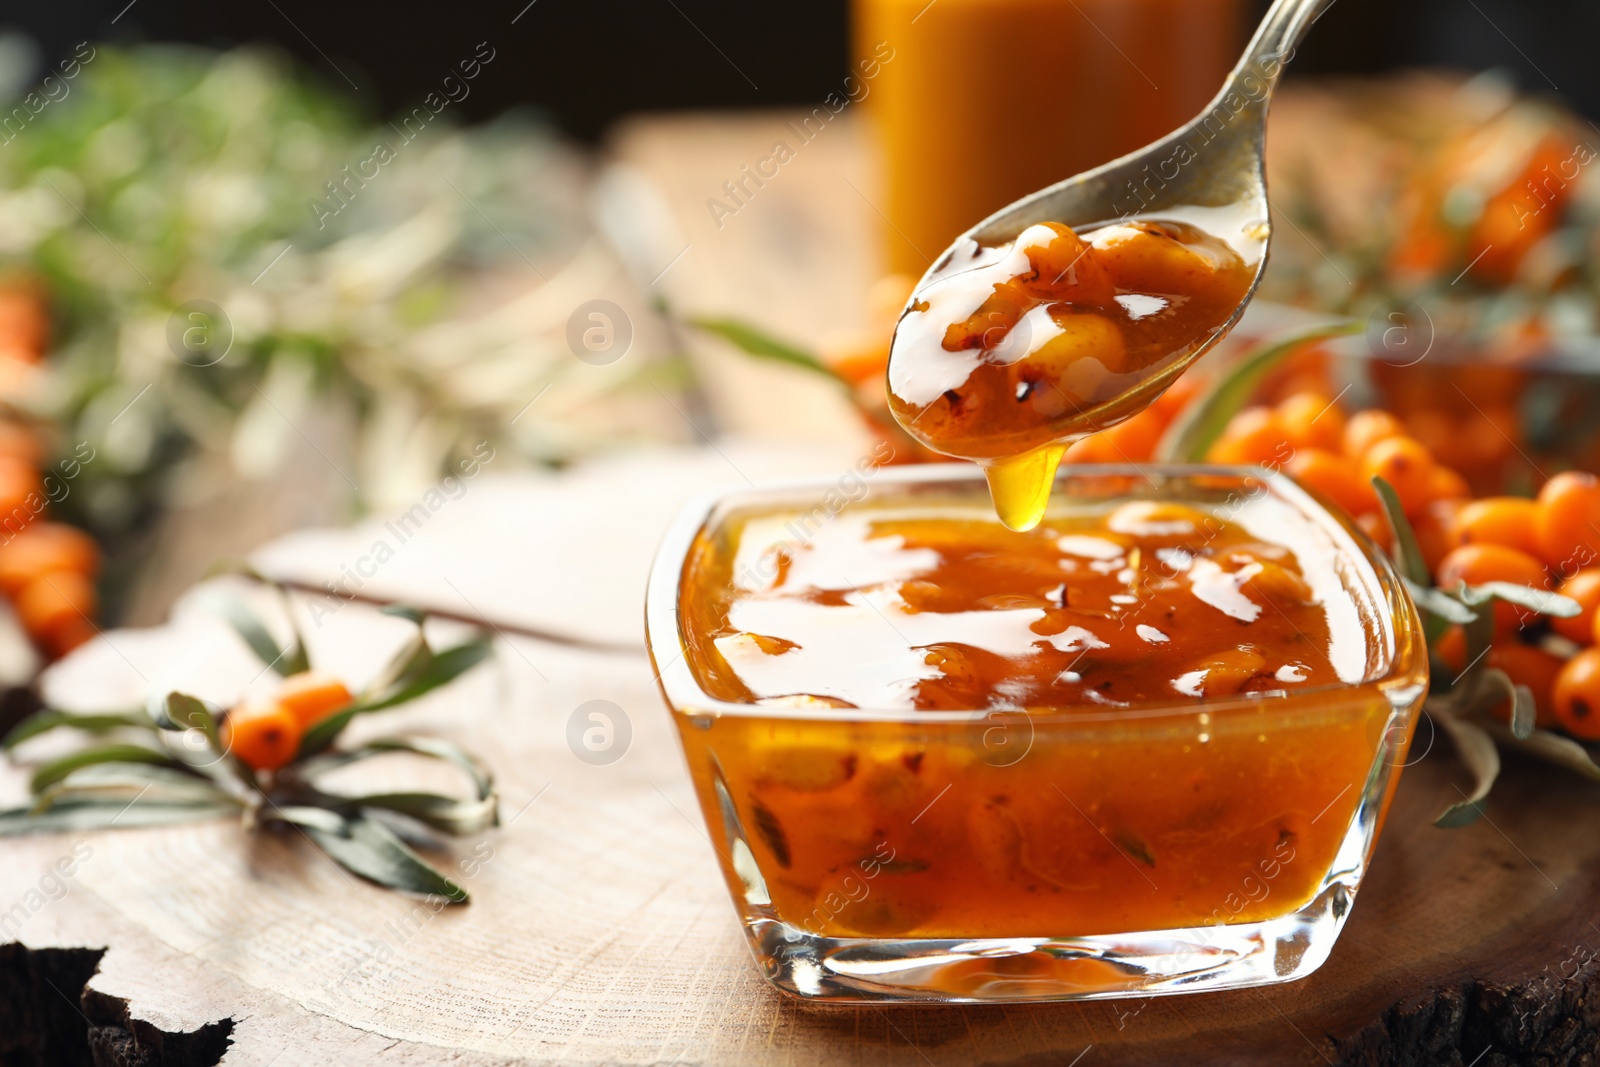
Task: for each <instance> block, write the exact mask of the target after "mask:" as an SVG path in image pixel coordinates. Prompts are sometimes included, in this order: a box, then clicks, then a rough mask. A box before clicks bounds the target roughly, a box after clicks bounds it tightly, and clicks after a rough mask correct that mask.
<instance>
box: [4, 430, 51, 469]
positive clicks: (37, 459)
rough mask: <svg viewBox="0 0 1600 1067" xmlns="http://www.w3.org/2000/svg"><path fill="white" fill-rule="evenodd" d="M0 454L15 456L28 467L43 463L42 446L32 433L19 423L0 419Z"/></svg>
mask: <svg viewBox="0 0 1600 1067" xmlns="http://www.w3.org/2000/svg"><path fill="white" fill-rule="evenodd" d="M0 454H3V455H7V456H15V457H16V458H18V459H20V460H22V461H23V462H24V463H27V464H29V465H30V466H34V467H37V466H39V465H40V464H42V463H43V462H44V458H45V457H44V446H43V445H41V444H40V443H39V438H38V437H36V436H35V435H34V433H33V431H31V430H29V429H28V428H27V427H26V426H24V425H22V424H21V423H20V422H13V421H12V420H11V419H0Z"/></svg>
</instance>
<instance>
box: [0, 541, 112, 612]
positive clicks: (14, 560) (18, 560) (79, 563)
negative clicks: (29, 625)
mask: <svg viewBox="0 0 1600 1067" xmlns="http://www.w3.org/2000/svg"><path fill="white" fill-rule="evenodd" d="M46 571H76V572H77V573H79V574H85V575H88V576H89V577H91V578H92V577H94V576H95V575H96V574H98V573H99V572H100V548H99V546H98V545H96V544H95V543H94V538H92V537H90V536H89V535H88V534H86V533H84V532H83V531H82V530H79V529H77V528H76V527H73V526H66V525H63V524H61V523H58V522H36V523H34V524H33V525H31V526H29V527H28V528H27V529H25V530H23V531H22V532H21V533H18V534H16V535H15V536H13V537H11V538H10V539H8V540H0V592H3V593H5V595H6V596H8V597H12V598H15V597H16V595H17V594H18V593H20V592H21V591H22V587H23V586H25V585H27V584H28V583H29V582H30V581H32V580H33V579H34V578H35V577H37V576H38V575H40V574H43V573H45V572H46Z"/></svg>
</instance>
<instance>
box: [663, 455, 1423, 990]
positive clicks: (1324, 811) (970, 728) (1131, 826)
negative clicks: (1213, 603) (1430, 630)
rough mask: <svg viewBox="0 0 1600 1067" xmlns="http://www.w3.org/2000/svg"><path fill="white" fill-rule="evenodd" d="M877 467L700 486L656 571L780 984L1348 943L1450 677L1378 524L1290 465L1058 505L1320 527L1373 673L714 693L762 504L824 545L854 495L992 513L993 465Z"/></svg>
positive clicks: (1251, 957)
mask: <svg viewBox="0 0 1600 1067" xmlns="http://www.w3.org/2000/svg"><path fill="white" fill-rule="evenodd" d="M851 477H852V478H853V479H854V480H853V481H852V482H851V484H850V486H848V487H842V485H841V483H838V482H821V481H819V482H816V483H812V484H798V485H788V486H780V487H772V488H763V489H749V490H737V491H732V492H728V493H725V494H722V495H719V496H715V497H711V498H707V499H704V500H702V501H699V502H697V503H695V504H693V505H691V506H690V507H688V508H687V509H686V510H685V511H684V512H683V513H682V515H681V516H680V517H679V519H678V520H677V522H676V524H675V525H674V526H673V527H672V529H671V530H670V532H669V533H668V535H667V537H666V540H665V542H664V544H663V546H662V548H661V550H660V553H659V555H658V557H657V559H656V563H655V567H654V570H653V572H652V574H651V578H650V584H649V591H648V597H647V604H646V619H647V628H648V641H649V646H650V654H651V658H652V663H653V665H654V666H655V668H656V670H657V673H658V677H659V680H660V685H661V690H662V693H663V695H664V697H665V699H666V702H667V705H668V707H669V708H670V709H671V713H672V716H673V719H674V721H675V722H676V723H677V726H678V731H679V737H680V740H681V742H682V745H683V750H684V755H685V757H686V758H687V761H688V765H689V771H690V774H691V776H692V778H693V781H694V786H695V790H696V792H697V794H698V798H699V802H700V806H701V809H702V812H703V814H704V816H705V821H706V828H707V831H708V832H709V834H710V838H711V841H712V842H713V844H714V846H715V849H716V853H717V856H718V859H719V861H720V864H721V867H722V872H723V876H724V877H725V879H726V880H727V884H728V888H729V891H730V893H731V894H732V896H733V901H734V906H735V908H736V910H737V911H738V913H739V917H740V919H741V920H742V922H743V924H744V929H745V933H746V935H747V936H748V938H749V941H750V945H751V948H752V949H753V951H754V953H755V956H756V960H757V963H758V964H759V966H760V968H761V970H762V972H763V973H764V974H765V975H766V976H767V978H768V979H769V980H770V981H771V982H772V983H773V984H774V985H776V986H777V987H778V988H779V989H781V990H784V991H785V992H787V993H791V994H794V995H796V996H799V997H805V998H808V999H814V1000H823V1001H836V1002H858V1003H859V1002H881V1001H896V1000H899V1001H946V1002H1020V1001H1041V1000H1076V999H1095V998H1111V997H1129V996H1140V997H1143V996H1151V995H1156V994H1165V993H1181V992H1191V991H1199V990H1206V989H1227V988H1239V987H1244V986H1254V985H1265V984H1269V983H1274V982H1283V981H1289V980H1292V979H1295V978H1300V977H1302V976H1304V975H1307V974H1310V973H1311V972H1312V971H1313V970H1315V969H1316V968H1317V967H1318V966H1320V965H1321V963H1322V962H1323V961H1324V960H1325V959H1326V958H1327V956H1328V953H1329V951H1330V950H1331V949H1332V947H1333V943H1334V940H1335V939H1336V938H1337V937H1338V934H1339V930H1340V928H1341V927H1342V926H1343V924H1344V921H1345V919H1346V917H1347V916H1348V915H1349V912H1350V907H1351V904H1352V902H1353V900H1354V897H1355V893H1356V890H1357V889H1358V888H1359V886H1360V884H1361V879H1362V876H1363V874H1364V873H1365V871H1366V867H1367V862H1368V859H1369V858H1370V856H1371V854H1372V849H1373V846H1374V844H1375V842H1376V839H1377V835H1378V831H1379V828H1380V826H1381V824H1382V822H1383V817H1384V813H1385V812H1386V810H1387V807H1388V803H1389V799H1390V797H1391V796H1392V794H1393V790H1394V787H1395V785H1396V783H1397V781H1398V778H1399V771H1400V768H1401V766H1402V765H1403V763H1404V760H1405V753H1406V750H1407V747H1408V745H1409V742H1410V738H1411V731H1412V728H1413V726H1414V724H1415V722H1416V716H1417V712H1418V709H1419V708H1420V706H1421V703H1422V700H1423V698H1424V696H1425V695H1426V691H1427V683H1428V668H1427V654H1426V646H1425V643H1424V639H1423V636H1422V631H1421V626H1420V623H1419V620H1418V618H1417V614H1416V610H1415V608H1414V607H1413V606H1412V604H1411V601H1410V599H1409V598H1408V596H1407V595H1406V593H1405V591H1404V589H1403V587H1402V585H1401V583H1400V580H1399V579H1398V577H1397V576H1396V575H1395V573H1394V572H1393V570H1392V569H1391V567H1390V565H1389V563H1388V561H1387V559H1386V558H1385V557H1384V556H1383V554H1382V553H1381V552H1379V551H1378V550H1377V548H1376V547H1375V546H1374V545H1373V544H1372V543H1371V541H1369V540H1368V539H1367V538H1366V537H1364V536H1363V535H1362V534H1361V533H1360V532H1359V531H1358V530H1357V529H1356V528H1354V527H1353V526H1352V525H1351V524H1350V523H1349V522H1348V521H1347V520H1345V519H1344V518H1343V517H1342V515H1341V514H1339V513H1337V512H1335V511H1331V510H1329V508H1327V507H1326V506H1324V504H1323V503H1322V502H1320V500H1318V499H1316V498H1314V497H1313V496H1312V495H1311V494H1309V493H1307V492H1306V491H1305V490H1303V489H1301V488H1300V487H1299V486H1297V485H1296V484H1295V483H1294V482H1292V481H1291V480H1289V479H1288V478H1286V477H1284V476H1282V475H1279V474H1275V473H1270V472H1267V471H1264V470H1259V469H1251V468H1223V467H1143V468H1133V467H1080V468H1063V469H1062V472H1061V474H1060V476H1059V478H1058V481H1057V485H1056V493H1055V496H1054V499H1053V502H1052V510H1051V512H1050V516H1047V518H1046V522H1049V521H1050V517H1051V516H1069V515H1071V514H1073V513H1074V512H1080V513H1082V512H1087V513H1096V512H1104V511H1107V510H1109V509H1110V508H1112V507H1114V506H1116V505H1118V504H1121V503H1124V502H1127V501H1133V500H1152V501H1159V502H1179V503H1183V504H1187V505H1189V506H1192V507H1197V508H1200V509H1201V510H1204V511H1209V512H1211V513H1214V514H1216V515H1217V516H1218V517H1220V518H1225V519H1226V518H1234V517H1236V516H1242V515H1244V514H1246V513H1247V511H1248V513H1250V514H1256V515H1264V516H1267V517H1268V518H1269V519H1270V521H1269V522H1268V525H1269V526H1270V527H1272V528H1273V529H1272V531H1271V533H1270V534H1269V536H1271V535H1272V534H1276V533H1277V532H1279V529H1280V528H1281V532H1283V533H1284V534H1286V535H1287V534H1288V533H1289V532H1290V528H1291V527H1292V528H1293V531H1294V536H1295V537H1298V538H1300V544H1301V547H1305V545H1306V544H1308V543H1310V542H1314V543H1315V545H1316V547H1317V551H1319V552H1321V553H1322V556H1323V557H1324V558H1325V559H1327V560H1330V561H1331V565H1330V567H1329V569H1328V575H1329V576H1330V577H1329V578H1328V580H1329V581H1331V582H1332V583H1333V585H1332V592H1331V594H1330V593H1329V590H1328V587H1327V586H1326V585H1325V586H1324V587H1323V589H1322V591H1321V598H1322V600H1323V601H1325V602H1331V601H1337V602H1338V607H1337V610H1338V611H1339V612H1341V613H1342V614H1343V617H1344V618H1346V619H1347V620H1349V621H1350V622H1351V624H1352V625H1353V626H1355V627H1356V628H1357V629H1358V630H1359V632H1360V633H1361V634H1362V635H1364V638H1363V639H1362V640H1358V641H1356V642H1355V644H1356V645H1357V646H1364V647H1356V648H1354V649H1351V648H1349V647H1346V648H1345V649H1344V656H1345V662H1346V669H1345V670H1343V671H1341V673H1340V677H1341V678H1348V680H1347V681H1343V682H1341V683H1338V684H1324V685H1321V686H1316V687H1307V688H1303V689H1299V690H1290V691H1280V692H1274V693H1247V694H1237V695H1233V696H1228V697H1225V698H1224V697H1219V698H1217V699H1210V698H1200V699H1178V698H1177V696H1176V694H1175V695H1174V699H1173V700H1172V701H1171V702H1170V703H1168V704H1163V705H1146V706H1139V707H1134V708H1130V709H1122V710H1108V709H1107V708H1105V707H1102V706H1095V705H1087V706H1081V707H1074V708H1039V709H1029V710H1025V711H1024V710H994V709H983V708H974V709H971V710H968V711H959V710H958V711H944V710H940V711H918V710H906V709H889V710H873V709H868V708H855V707H833V706H829V705H827V704H826V703H823V702H820V701H819V702H815V703H813V704H812V706H769V705H763V704H756V703H734V702H729V701H726V700H721V699H718V698H716V697H714V696H712V695H710V694H709V693H708V692H707V691H706V686H705V685H703V684H702V680H701V679H700V678H699V677H697V674H696V671H695V669H694V668H693V667H692V666H691V662H690V661H691V652H692V650H693V649H694V648H695V647H697V646H696V643H697V642H698V643H699V645H698V647H704V646H705V645H706V644H707V643H709V641H710V639H711V638H712V637H714V636H715V635H714V634H709V633H705V632H699V629H703V628H705V627H707V626H708V625H709V621H710V619H711V615H710V614H708V612H707V611H706V609H705V604H704V603H703V601H705V600H706V599H707V589H706V587H705V586H704V585H703V584H702V583H703V581H704V580H705V577H706V576H707V575H713V576H715V575H719V574H720V575H722V576H723V577H724V579H725V580H728V581H732V580H734V579H733V577H732V573H733V572H732V567H733V561H734V559H735V558H736V556H737V553H738V548H739V537H740V534H741V531H742V530H743V529H744V527H745V524H746V523H747V522H748V521H750V520H752V519H758V520H759V519H769V518H772V517H788V527H787V529H788V532H789V535H790V536H792V537H793V538H795V539H796V540H799V541H805V540H809V539H810V538H811V537H813V536H814V535H815V532H816V530H818V529H820V528H821V526H822V524H825V523H828V522H831V521H834V520H835V519H836V518H837V516H838V515H839V514H841V513H842V512H843V511H844V510H845V509H849V510H850V511H851V512H852V513H856V514H859V513H860V512H859V511H858V509H861V510H864V511H866V513H867V514H868V515H871V514H872V513H873V512H872V510H871V509H878V510H880V511H882V513H883V514H885V515H888V514H894V515H896V516H902V517H903V516H904V515H906V514H907V513H908V512H911V513H918V512H921V511H922V510H924V509H925V510H926V511H927V513H928V514H929V515H939V514H948V513H949V511H950V509H952V508H966V509H968V513H969V514H970V513H972V512H971V509H972V508H974V507H979V506H981V507H982V508H988V507H989V505H988V496H987V490H986V487H985V485H984V481H983V477H982V475H981V473H980V472H979V470H978V469H977V468H976V467H972V466H968V465H940V466H924V467H898V468H884V469H879V470H877V471H875V472H873V473H871V474H870V475H867V476H864V477H862V476H854V475H852V476H851ZM1249 509H1255V510H1253V511H1251V510H1249ZM1274 515H1275V516H1276V519H1271V516H1274ZM1286 520H1287V521H1286ZM1241 521H1242V520H1241ZM769 529H770V526H769ZM1257 536H1261V535H1260V534H1259V533H1258V534H1257ZM1306 539H1310V542H1308V541H1307V540H1306ZM1283 543H1292V542H1289V541H1284V542H1283ZM713 580H715V579H713ZM1329 610H1330V611H1331V610H1334V609H1333V608H1330V609H1329ZM697 628H699V629H697ZM1347 645H1348V642H1347ZM1352 652H1353V657H1354V658H1353V659H1352V658H1351V655H1352ZM820 683H821V680H820V679H819V688H820V687H821V684H820Z"/></svg>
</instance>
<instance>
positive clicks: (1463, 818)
mask: <svg viewBox="0 0 1600 1067" xmlns="http://www.w3.org/2000/svg"><path fill="white" fill-rule="evenodd" d="M1433 721H1434V722H1436V723H1438V724H1439V726H1440V727H1442V728H1443V729H1444V731H1445V732H1446V733H1448V734H1449V735H1450V739H1451V740H1452V741H1454V742H1455V745H1456V751H1457V752H1458V753H1460V754H1461V762H1463V763H1465V764H1466V765H1467V769H1468V770H1469V771H1471V772H1472V778H1473V783H1474V784H1473V789H1472V792H1471V794H1469V795H1468V796H1467V797H1466V799H1464V800H1461V801H1459V802H1457V803H1455V804H1452V805H1450V806H1449V807H1448V808H1446V809H1445V810H1444V811H1442V812H1440V813H1439V817H1438V818H1436V819H1434V820H1433V825H1435V826H1439V827H1444V828H1446V829H1453V828H1455V827H1457V826H1466V825H1468V824H1469V823H1473V822H1476V821H1477V820H1478V819H1479V818H1480V817H1481V816H1482V815H1483V801H1484V798H1485V797H1487V796H1488V795H1489V790H1490V789H1492V788H1493V787H1494V782H1495V779H1496V778H1498V777H1500V753H1499V751H1497V750H1496V749H1495V747H1494V739H1493V738H1491V737H1490V736H1489V734H1488V733H1487V732H1485V731H1484V729H1483V727H1481V726H1479V725H1478V724H1477V723H1474V722H1468V721H1467V720H1466V719H1463V718H1460V717H1459V716H1456V715H1451V714H1440V715H1435V716H1433Z"/></svg>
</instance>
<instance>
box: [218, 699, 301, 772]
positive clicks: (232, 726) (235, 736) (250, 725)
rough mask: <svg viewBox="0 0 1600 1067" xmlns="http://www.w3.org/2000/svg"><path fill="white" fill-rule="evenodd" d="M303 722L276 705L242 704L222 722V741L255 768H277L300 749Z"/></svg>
mask: <svg viewBox="0 0 1600 1067" xmlns="http://www.w3.org/2000/svg"><path fill="white" fill-rule="evenodd" d="M300 734H301V730H300V724H299V723H298V722H296V721H295V717H294V716H293V715H291V714H290V713H289V711H288V709H287V708H283V707H280V706H279V705H277V704H275V703H274V704H241V705H240V706H239V707H237V708H235V709H233V710H232V711H231V712H229V713H228V717H227V718H226V719H225V720H223V724H222V744H223V747H224V748H226V749H227V750H228V751H229V752H232V753H233V754H234V755H235V756H237V757H238V758H239V760H240V761H241V762H243V763H244V765H245V766H246V767H249V768H250V769H251V770H256V771H275V770H277V769H278V768H279V767H282V766H284V765H285V764H287V763H288V762H289V761H290V760H292V759H294V755H295V752H296V751H298V750H299V748H300Z"/></svg>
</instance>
